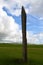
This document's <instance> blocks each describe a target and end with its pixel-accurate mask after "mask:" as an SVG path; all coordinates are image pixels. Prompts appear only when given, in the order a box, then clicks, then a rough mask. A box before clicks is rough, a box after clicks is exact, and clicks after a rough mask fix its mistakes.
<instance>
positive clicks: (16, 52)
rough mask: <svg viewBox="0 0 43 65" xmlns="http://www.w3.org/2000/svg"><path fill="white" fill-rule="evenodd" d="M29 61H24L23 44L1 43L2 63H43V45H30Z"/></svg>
mask: <svg viewBox="0 0 43 65" xmlns="http://www.w3.org/2000/svg"><path fill="white" fill-rule="evenodd" d="M27 53H28V62H27V63H24V62H23V61H22V58H23V56H22V45H20V44H0V65H43V45H28V47H27Z"/></svg>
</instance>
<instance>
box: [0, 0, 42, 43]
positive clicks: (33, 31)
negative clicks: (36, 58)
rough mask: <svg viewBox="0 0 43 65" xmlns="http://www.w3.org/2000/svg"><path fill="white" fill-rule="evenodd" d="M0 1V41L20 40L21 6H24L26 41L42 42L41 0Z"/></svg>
mask: <svg viewBox="0 0 43 65" xmlns="http://www.w3.org/2000/svg"><path fill="white" fill-rule="evenodd" d="M0 3H1V4H0V21H1V22H0V26H1V27H0V42H22V25H21V23H22V21H21V8H22V6H24V8H25V11H26V15H27V41H28V43H33V44H43V7H42V6H43V0H29V1H28V0H24V1H23V0H18V1H16V0H2V1H0ZM6 20H7V21H6ZM5 32H6V33H5ZM1 33H2V34H1ZM9 33H10V34H9Z"/></svg>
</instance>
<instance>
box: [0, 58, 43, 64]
mask: <svg viewBox="0 0 43 65" xmlns="http://www.w3.org/2000/svg"><path fill="white" fill-rule="evenodd" d="M0 65H43V61H42V62H39V61H37V60H31V59H29V60H28V61H27V63H24V62H23V59H19V58H11V59H4V60H0Z"/></svg>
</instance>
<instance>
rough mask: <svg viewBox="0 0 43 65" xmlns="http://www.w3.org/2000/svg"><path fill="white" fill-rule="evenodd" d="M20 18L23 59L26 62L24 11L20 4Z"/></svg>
mask: <svg viewBox="0 0 43 65" xmlns="http://www.w3.org/2000/svg"><path fill="white" fill-rule="evenodd" d="M21 20H22V39H23V40H22V41H23V61H24V62H27V39H26V12H25V9H24V7H23V6H22V11H21Z"/></svg>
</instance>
